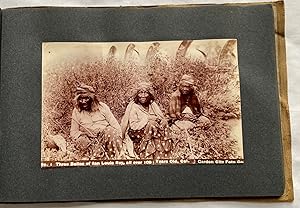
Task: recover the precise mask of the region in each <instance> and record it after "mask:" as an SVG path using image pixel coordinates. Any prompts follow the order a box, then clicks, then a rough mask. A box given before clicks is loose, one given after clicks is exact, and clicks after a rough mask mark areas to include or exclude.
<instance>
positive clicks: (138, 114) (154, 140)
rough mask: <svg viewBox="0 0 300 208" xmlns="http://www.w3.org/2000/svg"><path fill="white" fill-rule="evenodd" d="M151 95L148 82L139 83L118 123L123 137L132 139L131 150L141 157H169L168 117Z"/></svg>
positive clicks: (171, 145) (151, 91) (170, 147)
mask: <svg viewBox="0 0 300 208" xmlns="http://www.w3.org/2000/svg"><path fill="white" fill-rule="evenodd" d="M153 94H154V93H153V88H152V86H151V84H149V83H145V82H143V83H140V84H139V85H138V87H137V91H136V93H135V96H134V99H133V101H131V102H130V103H129V104H128V106H127V108H126V112H125V115H124V117H123V119H122V122H121V128H122V134H123V137H125V138H126V136H128V137H129V138H130V139H131V140H132V142H133V149H134V152H135V154H136V155H137V156H138V157H139V158H140V159H163V158H170V156H171V151H172V147H173V142H172V140H171V139H170V138H169V128H168V123H167V120H166V119H165V118H164V116H163V113H162V111H161V110H160V108H159V106H158V105H157V104H156V103H155V101H154V96H153Z"/></svg>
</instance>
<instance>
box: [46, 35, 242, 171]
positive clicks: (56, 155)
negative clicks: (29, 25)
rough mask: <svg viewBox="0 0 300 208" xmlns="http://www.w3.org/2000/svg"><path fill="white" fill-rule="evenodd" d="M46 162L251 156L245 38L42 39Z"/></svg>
mask: <svg viewBox="0 0 300 208" xmlns="http://www.w3.org/2000/svg"><path fill="white" fill-rule="evenodd" d="M41 132H42V134H41V167H42V168H53V167H71V166H110V165H166V164H171V165H172V164H194V165H201V164H220V165H222V164H223V165H227V164H228V165H234V164H236V165H239V164H243V163H244V154H243V137H242V114H241V97H240V81H239V68H238V41H237V39H206V40H180V41H179V40H176V41H148V42H44V43H43V44H42V123H41Z"/></svg>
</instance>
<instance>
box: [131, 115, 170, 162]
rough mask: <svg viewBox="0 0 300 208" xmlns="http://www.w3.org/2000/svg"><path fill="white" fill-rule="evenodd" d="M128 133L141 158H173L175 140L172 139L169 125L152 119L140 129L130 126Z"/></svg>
mask: <svg viewBox="0 0 300 208" xmlns="http://www.w3.org/2000/svg"><path fill="white" fill-rule="evenodd" d="M128 135H129V137H130V138H131V140H132V141H133V147H134V151H135V153H136V154H137V155H138V156H139V158H140V159H169V158H171V154H172V149H173V141H172V140H171V139H170V130H169V128H168V127H167V126H160V125H159V124H158V123H157V122H156V121H150V122H148V124H147V125H146V126H145V127H144V128H142V129H140V130H133V129H131V128H129V130H128Z"/></svg>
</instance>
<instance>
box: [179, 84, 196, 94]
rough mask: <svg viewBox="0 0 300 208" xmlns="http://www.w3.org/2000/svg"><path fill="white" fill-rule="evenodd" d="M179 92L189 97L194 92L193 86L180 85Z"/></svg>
mask: <svg viewBox="0 0 300 208" xmlns="http://www.w3.org/2000/svg"><path fill="white" fill-rule="evenodd" d="M179 91H180V92H181V94H183V95H188V94H190V93H191V92H193V85H191V84H187V83H181V84H180V85H179Z"/></svg>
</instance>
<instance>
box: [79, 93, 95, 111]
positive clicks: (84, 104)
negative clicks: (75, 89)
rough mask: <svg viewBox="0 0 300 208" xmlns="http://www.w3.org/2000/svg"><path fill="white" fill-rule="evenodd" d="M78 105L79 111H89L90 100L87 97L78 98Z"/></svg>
mask: <svg viewBox="0 0 300 208" xmlns="http://www.w3.org/2000/svg"><path fill="white" fill-rule="evenodd" d="M78 105H79V107H80V109H82V110H86V111H90V110H91V106H92V99H91V98H90V97H89V96H80V97H79V98H78Z"/></svg>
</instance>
